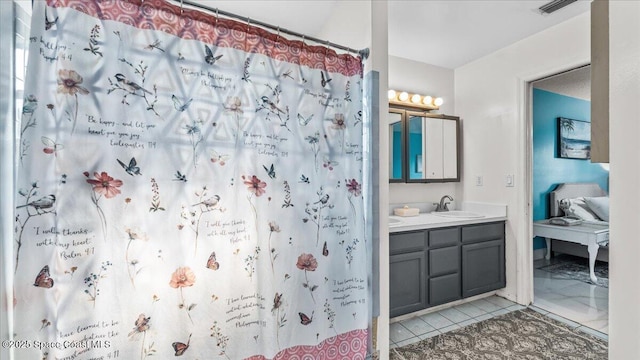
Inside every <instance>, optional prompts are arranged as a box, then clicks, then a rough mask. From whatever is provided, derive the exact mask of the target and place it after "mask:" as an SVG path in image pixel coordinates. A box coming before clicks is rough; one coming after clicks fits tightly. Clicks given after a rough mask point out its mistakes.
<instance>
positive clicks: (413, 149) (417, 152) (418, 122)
mask: <svg viewBox="0 0 640 360" xmlns="http://www.w3.org/2000/svg"><path fill="white" fill-rule="evenodd" d="M407 115H409V126H408V128H409V131H408V132H409V136H408V141H407V143H408V146H409V154H408V160H409V161H408V163H409V164H408V168H409V169H408V170H409V180H419V179H424V178H425V177H424V171H423V170H424V160H425V159H424V158H423V156H422V153H423V152H422V149H423V146H422V143H423V140H422V139H423V134H424V122H423V121H422V119H423V118H422V116H416V115H415V114H411V113H408V114H407Z"/></svg>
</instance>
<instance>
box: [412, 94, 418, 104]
mask: <svg viewBox="0 0 640 360" xmlns="http://www.w3.org/2000/svg"><path fill="white" fill-rule="evenodd" d="M411 102H412V103H414V104H420V95H418V94H413V96H411Z"/></svg>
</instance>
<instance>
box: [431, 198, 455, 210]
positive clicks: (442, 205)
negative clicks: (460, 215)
mask: <svg viewBox="0 0 640 360" xmlns="http://www.w3.org/2000/svg"><path fill="white" fill-rule="evenodd" d="M444 199H449V201H447V202H445V201H444ZM450 201H453V198H452V197H451V196H449V195H445V196H443V197H442V198H441V199H440V203H439V204H438V203H433V205H435V206H436V212H442V211H449V208H448V207H447V205H449V203H450Z"/></svg>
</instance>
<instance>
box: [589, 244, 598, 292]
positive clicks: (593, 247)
mask: <svg viewBox="0 0 640 360" xmlns="http://www.w3.org/2000/svg"><path fill="white" fill-rule="evenodd" d="M599 247H600V246H599V245H598V244H596V243H593V244H589V245H588V250H589V277H590V278H591V282H593V283H594V284H597V283H598V278H597V277H596V273H595V272H594V271H593V268H594V266H595V265H596V256H598V248H599Z"/></svg>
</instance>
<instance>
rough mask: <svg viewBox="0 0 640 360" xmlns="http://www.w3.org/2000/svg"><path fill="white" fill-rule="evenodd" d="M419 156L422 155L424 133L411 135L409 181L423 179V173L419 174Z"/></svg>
mask: <svg viewBox="0 0 640 360" xmlns="http://www.w3.org/2000/svg"><path fill="white" fill-rule="evenodd" d="M418 155H422V133H418V134H416V133H411V134H409V179H422V173H421V172H417V171H416V170H417V169H418V164H417V160H418Z"/></svg>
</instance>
